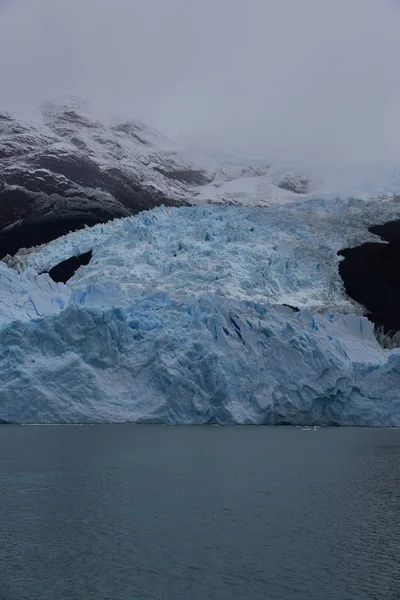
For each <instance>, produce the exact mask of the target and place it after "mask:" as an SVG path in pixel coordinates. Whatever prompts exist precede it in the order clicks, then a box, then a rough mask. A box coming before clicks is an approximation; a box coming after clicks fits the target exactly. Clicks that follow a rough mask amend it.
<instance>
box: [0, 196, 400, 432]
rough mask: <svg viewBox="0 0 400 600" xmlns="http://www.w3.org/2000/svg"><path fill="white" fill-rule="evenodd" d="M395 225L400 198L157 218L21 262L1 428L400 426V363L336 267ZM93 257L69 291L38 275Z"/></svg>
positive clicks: (8, 324) (4, 332)
mask: <svg viewBox="0 0 400 600" xmlns="http://www.w3.org/2000/svg"><path fill="white" fill-rule="evenodd" d="M395 218H397V219H398V218H400V204H399V203H398V202H397V200H396V199H392V200H385V201H383V200H380V201H378V200H374V201H373V200H371V201H362V200H352V199H348V200H339V199H337V198H325V199H324V200H306V201H303V202H296V203H293V204H285V205H282V206H270V207H265V208H262V209H257V208H249V207H218V206H215V207H210V206H207V207H204V206H201V207H182V208H168V209H165V208H158V209H155V210H152V211H148V212H144V213H141V214H139V215H138V216H136V217H129V218H127V219H120V220H116V221H114V222H111V223H109V224H107V225H96V226H95V227H93V228H90V229H89V228H87V229H85V230H82V231H79V232H75V233H72V234H70V235H67V236H64V237H62V238H59V239H58V240H55V241H54V242H51V243H49V244H47V245H44V246H42V247H39V248H36V249H31V250H30V251H21V252H20V253H19V254H18V255H17V256H16V257H14V259H13V260H12V261H9V264H10V265H12V266H13V267H14V269H12V268H10V267H9V266H6V265H5V264H4V263H0V420H3V421H11V422H20V423H77V422H121V421H134V422H149V421H150V422H163V423H173V424H194V423H220V424H230V423H269V424H274V423H290V424H311V423H317V424H326V425H328V424H340V425H374V426H398V425H400V391H399V388H400V349H394V350H390V351H389V350H384V349H382V348H381V347H380V346H379V344H378V342H377V341H376V339H375V337H374V335H373V326H372V324H371V323H370V322H369V321H368V320H367V318H365V317H363V316H361V307H359V306H357V305H355V303H353V302H351V301H350V300H349V299H348V298H347V296H346V294H345V291H344V288H343V286H342V282H341V280H340V277H339V276H338V270H337V269H338V257H337V254H336V253H337V251H338V250H339V249H341V248H343V247H346V246H349V245H356V244H359V243H360V242H363V241H367V240H369V241H374V240H377V238H376V237H375V236H373V235H371V234H369V233H368V232H367V229H366V228H367V226H369V225H371V224H373V223H381V222H385V221H388V220H391V219H395ZM89 250H92V251H93V257H92V260H91V262H90V264H89V265H87V266H84V267H81V268H80V269H79V270H78V271H77V272H76V273H75V275H74V276H73V278H72V279H71V280H70V281H69V282H68V284H66V285H62V284H55V283H54V282H52V281H51V280H50V278H49V276H48V275H46V274H44V275H37V273H38V272H42V271H47V270H49V269H50V268H51V267H53V266H55V265H56V264H58V263H59V262H61V261H63V260H65V259H66V258H69V257H71V256H72V255H78V254H82V253H84V252H87V251H89ZM16 268H17V269H19V271H20V272H18V271H17V270H16ZM286 304H287V305H290V306H294V307H297V308H299V309H300V311H299V312H294V311H293V310H292V309H291V308H289V307H288V306H284V305H286ZM357 313H358V314H357Z"/></svg>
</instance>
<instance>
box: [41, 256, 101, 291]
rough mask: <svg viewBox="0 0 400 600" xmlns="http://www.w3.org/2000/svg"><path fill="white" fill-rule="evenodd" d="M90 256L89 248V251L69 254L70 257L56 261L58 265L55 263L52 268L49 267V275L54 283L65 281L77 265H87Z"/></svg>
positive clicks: (72, 273)
mask: <svg viewBox="0 0 400 600" xmlns="http://www.w3.org/2000/svg"><path fill="white" fill-rule="evenodd" d="M92 256H93V252H92V250H89V252H84V253H83V254H80V255H79V256H71V258H67V260H63V261H62V262H60V263H58V265H55V266H54V267H53V268H52V269H50V271H49V275H50V277H51V278H52V280H53V281H55V282H56V283H67V281H69V280H70V279H71V277H72V276H73V275H74V274H75V273H76V271H77V270H78V269H79V267H82V266H83V265H88V264H89V263H90V261H91V260H92Z"/></svg>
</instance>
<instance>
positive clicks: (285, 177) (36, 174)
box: [0, 100, 400, 258]
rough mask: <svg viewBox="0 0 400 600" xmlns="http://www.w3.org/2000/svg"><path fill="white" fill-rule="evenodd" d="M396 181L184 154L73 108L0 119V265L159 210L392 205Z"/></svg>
mask: <svg viewBox="0 0 400 600" xmlns="http://www.w3.org/2000/svg"><path fill="white" fill-rule="evenodd" d="M395 193H400V171H399V170H398V169H396V168H394V167H392V166H388V165H383V166H381V165H373V166H370V165H368V166H367V168H365V167H364V166H363V167H362V168H361V169H358V171H357V169H354V168H352V169H351V170H350V171H349V170H346V169H339V170H338V169H334V168H332V166H329V165H328V166H325V167H322V166H319V167H318V168H316V167H315V166H310V165H298V164H294V163H289V162H282V161H281V160H278V159H271V160H266V159H263V158H262V159H260V158H253V159H250V160H249V159H243V157H241V156H232V155H222V154H220V155H219V154H218V153H216V154H214V155H213V156H211V157H210V156H208V155H207V153H206V152H199V151H198V150H196V149H193V148H191V149H189V148H188V147H187V146H185V145H184V144H182V143H181V142H177V141H175V142H171V141H169V140H168V139H167V138H165V137H164V136H163V135H161V134H160V133H159V132H156V131H154V130H153V129H151V128H150V127H148V126H146V125H144V124H143V123H140V122H137V121H131V120H123V119H122V120H121V119H119V120H118V119H111V118H109V119H102V120H100V119H99V118H95V117H94V116H93V115H92V114H91V112H90V111H89V110H88V108H87V107H85V105H83V104H82V103H81V102H79V101H77V100H68V101H67V102H59V103H47V104H45V105H44V106H43V107H42V109H41V112H40V113H39V114H38V115H36V116H35V117H34V118H33V117H32V116H30V117H29V118H28V117H26V116H25V115H24V116H21V115H12V114H10V113H6V112H0V258H2V257H4V256H5V255H7V254H11V255H13V254H15V253H16V252H17V251H18V250H19V249H20V248H22V247H31V246H36V245H39V244H42V243H45V242H48V241H50V240H52V239H55V238H57V237H59V236H60V235H64V234H65V233H68V232H69V231H74V230H77V229H81V228H82V227H84V226H85V225H89V226H90V225H94V224H96V223H105V222H107V221H109V220H112V219H114V218H120V217H126V216H130V215H134V214H137V213H138V212H140V211H142V210H148V209H151V208H154V207H156V206H160V205H165V206H184V205H188V204H204V203H212V204H224V205H231V206H249V205H251V206H266V205H271V204H284V203H287V202H293V201H301V200H303V199H307V198H313V197H330V198H335V197H336V196H337V195H341V196H343V195H353V196H355V197H358V198H364V199H367V198H369V197H370V196H378V195H383V196H390V195H392V194H395Z"/></svg>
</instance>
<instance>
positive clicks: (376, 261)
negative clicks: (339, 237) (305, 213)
mask: <svg viewBox="0 0 400 600" xmlns="http://www.w3.org/2000/svg"><path fill="white" fill-rule="evenodd" d="M369 231H370V232H371V233H374V234H376V235H379V236H380V237H381V238H382V239H383V240H385V241H386V242H388V243H379V242H378V243H366V244H362V245H361V246H358V247H356V248H347V249H344V250H341V251H340V252H339V255H341V256H344V259H345V260H343V261H342V262H340V264H339V273H340V276H341V277H342V279H343V282H344V285H345V288H346V291H347V293H348V295H349V296H350V297H351V298H353V299H354V300H356V301H357V302H359V303H360V304H362V305H363V306H365V308H366V309H367V311H368V313H369V314H368V316H369V318H370V319H371V320H372V321H373V322H374V323H375V325H376V326H378V327H383V330H384V332H386V333H387V332H389V331H400V221H392V222H390V223H386V224H385V225H376V226H373V227H370V228H369Z"/></svg>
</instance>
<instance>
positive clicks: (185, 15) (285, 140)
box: [0, 0, 400, 161]
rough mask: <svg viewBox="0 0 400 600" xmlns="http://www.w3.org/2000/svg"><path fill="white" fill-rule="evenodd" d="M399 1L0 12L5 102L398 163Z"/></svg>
mask: <svg viewBox="0 0 400 600" xmlns="http://www.w3.org/2000/svg"><path fill="white" fill-rule="evenodd" d="M399 32H400V6H399V3H398V2H397V1H396V0H8V1H7V0H0V104H1V105H3V106H5V107H15V108H17V109H21V108H22V109H27V108H28V109H30V108H32V107H34V106H36V105H37V104H38V103H40V102H41V101H43V100H45V99H49V98H54V97H58V96H61V95H63V94H76V95H79V96H81V97H83V98H84V99H86V100H90V101H91V102H93V103H94V105H95V107H96V110H100V111H102V112H104V113H106V112H107V113H117V114H124V115H126V116H131V117H140V118H142V119H145V120H147V121H148V122H150V123H151V124H153V125H155V126H156V127H159V128H161V129H163V130H164V131H166V132H167V133H172V134H183V135H184V136H185V137H186V138H187V139H191V140H193V141H195V142H196V143H201V144H207V145H209V146H213V145H216V146H226V147H228V148H229V147H232V148H237V149H241V150H242V151H243V152H246V153H252V154H263V155H266V156H268V155H271V154H274V155H276V154H279V155H283V156H286V157H290V158H297V157H304V158H306V159H309V158H311V159H315V160H316V159H317V158H318V159H325V160H332V159H334V160H345V161H347V160H356V159H381V158H382V159H386V158H396V159H397V158H399V159H400V78H399V73H400V33H399Z"/></svg>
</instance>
